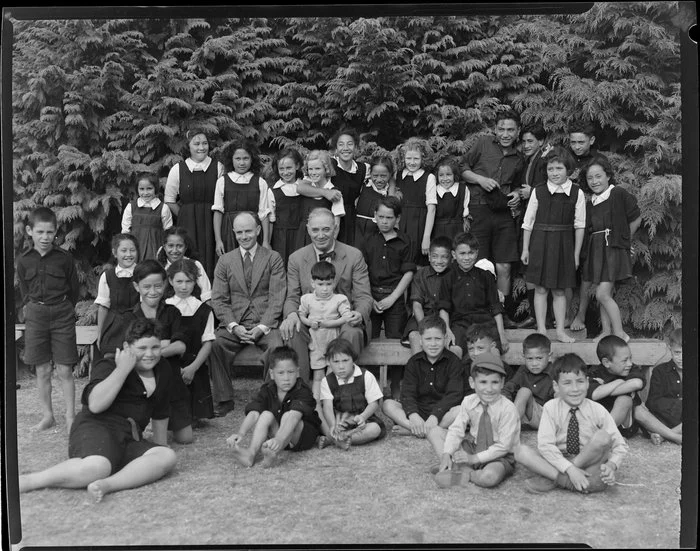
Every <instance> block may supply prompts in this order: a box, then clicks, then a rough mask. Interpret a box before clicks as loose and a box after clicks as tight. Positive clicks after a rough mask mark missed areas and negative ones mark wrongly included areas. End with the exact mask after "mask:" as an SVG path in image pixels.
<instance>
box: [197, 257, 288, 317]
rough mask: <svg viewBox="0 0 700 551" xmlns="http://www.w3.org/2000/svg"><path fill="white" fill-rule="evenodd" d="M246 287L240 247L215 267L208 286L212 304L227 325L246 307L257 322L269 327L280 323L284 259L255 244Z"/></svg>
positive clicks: (284, 290)
mask: <svg viewBox="0 0 700 551" xmlns="http://www.w3.org/2000/svg"><path fill="white" fill-rule="evenodd" d="M251 289H252V290H250V291H249V290H248V287H247V285H246V284H245V277H244V275H243V258H242V256H241V250H240V247H237V248H235V249H233V250H232V251H230V252H228V253H226V254H224V255H223V256H222V257H221V258H219V261H218V262H217V264H216V268H215V269H214V281H213V284H212V288H211V307H212V309H213V310H214V313H215V314H216V317H217V318H218V319H219V321H220V326H223V327H226V326H228V324H229V323H231V322H232V321H235V322H236V323H239V322H240V320H241V318H242V317H243V314H245V311H246V309H247V308H248V307H250V308H251V309H252V311H253V314H254V317H255V318H256V320H257V323H256V324H262V325H266V326H267V327H270V328H275V327H278V326H279V319H280V315H281V314H282V306H283V305H284V298H285V296H286V294H287V282H286V279H285V273H284V262H283V261H282V257H281V256H280V255H279V253H277V252H275V251H271V250H270V249H266V248H264V247H261V246H258V248H257V250H256V252H255V257H253V277H252V281H251Z"/></svg>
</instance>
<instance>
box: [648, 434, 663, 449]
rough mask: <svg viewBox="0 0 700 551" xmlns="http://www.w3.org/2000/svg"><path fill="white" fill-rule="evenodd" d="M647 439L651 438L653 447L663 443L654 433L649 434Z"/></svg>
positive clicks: (658, 435) (659, 436)
mask: <svg viewBox="0 0 700 551" xmlns="http://www.w3.org/2000/svg"><path fill="white" fill-rule="evenodd" d="M649 438H651V443H652V444H654V446H660V445H661V442H663V441H664V439H663V438H662V437H661V435H660V434H658V433H656V432H652V433H651V434H649Z"/></svg>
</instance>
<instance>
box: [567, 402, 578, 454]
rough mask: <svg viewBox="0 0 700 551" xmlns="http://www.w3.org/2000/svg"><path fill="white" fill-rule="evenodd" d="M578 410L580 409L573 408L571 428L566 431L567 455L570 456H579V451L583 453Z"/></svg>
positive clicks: (570, 420)
mask: <svg viewBox="0 0 700 551" xmlns="http://www.w3.org/2000/svg"><path fill="white" fill-rule="evenodd" d="M577 410H578V408H571V418H570V419H569V428H568V430H567V431H566V453H568V454H569V455H578V454H579V451H581V450H580V443H579V438H578V419H576V411H577Z"/></svg>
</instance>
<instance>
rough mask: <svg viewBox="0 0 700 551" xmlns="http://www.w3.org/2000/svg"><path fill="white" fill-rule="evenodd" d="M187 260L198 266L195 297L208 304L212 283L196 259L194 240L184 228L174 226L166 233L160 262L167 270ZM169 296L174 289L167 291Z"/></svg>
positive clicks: (160, 250) (160, 251) (159, 256)
mask: <svg viewBox="0 0 700 551" xmlns="http://www.w3.org/2000/svg"><path fill="white" fill-rule="evenodd" d="M183 258H187V259H189V260H192V261H193V262H194V263H195V265H196V266H197V270H198V271H199V276H198V277H197V281H196V283H197V285H196V287H195V289H194V296H195V297H197V298H199V299H201V300H202V302H207V301H209V299H211V281H210V280H209V278H208V277H207V274H206V273H205V271H204V266H202V263H201V262H200V261H199V260H197V259H196V254H195V251H194V250H193V247H192V240H191V239H190V236H189V234H188V233H187V231H186V230H185V229H184V228H180V227H178V226H173V227H172V228H170V229H168V230H167V231H166V232H165V239H164V241H163V246H162V247H161V248H160V249H159V251H158V258H157V260H158V262H160V264H161V266H163V268H165V269H166V270H167V269H168V268H169V267H170V265H171V264H172V263H173V262H177V261H178V260H182V259H183ZM166 291H167V295H166V296H170V295H171V293H172V289H167V290H166Z"/></svg>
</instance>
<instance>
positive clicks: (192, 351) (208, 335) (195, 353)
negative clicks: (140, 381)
mask: <svg viewBox="0 0 700 551" xmlns="http://www.w3.org/2000/svg"><path fill="white" fill-rule="evenodd" d="M198 272H199V271H198V270H197V266H196V265H195V263H194V262H192V261H191V260H189V259H186V258H183V259H182V260H178V261H176V262H173V263H172V264H171V265H170V267H169V268H168V281H169V282H170V286H171V287H172V288H173V291H174V292H175V295H174V296H172V297H170V298H168V299H165V303H166V304H171V305H173V306H175V307H176V308H177V309H178V310H180V331H182V332H183V333H184V335H186V340H185V346H186V347H187V348H186V350H185V353H184V354H183V355H182V358H180V364H181V366H182V367H181V368H180V373H181V375H182V381H183V382H184V383H185V385H187V389H188V390H189V391H190V402H189V406H190V415H191V416H192V426H193V427H198V426H200V425H201V420H202V419H211V418H212V417H214V402H213V400H212V393H211V385H210V383H209V367H208V366H207V363H206V362H207V359H208V358H209V354H210V353H211V347H212V342H213V341H214V340H215V339H216V337H215V335H214V314H213V313H212V309H211V308H210V307H209V305H208V304H204V303H203V302H202V301H201V300H199V299H198V298H196V297H194V296H192V290H193V289H194V286H195V281H197V277H198V275H199V273H198Z"/></svg>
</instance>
